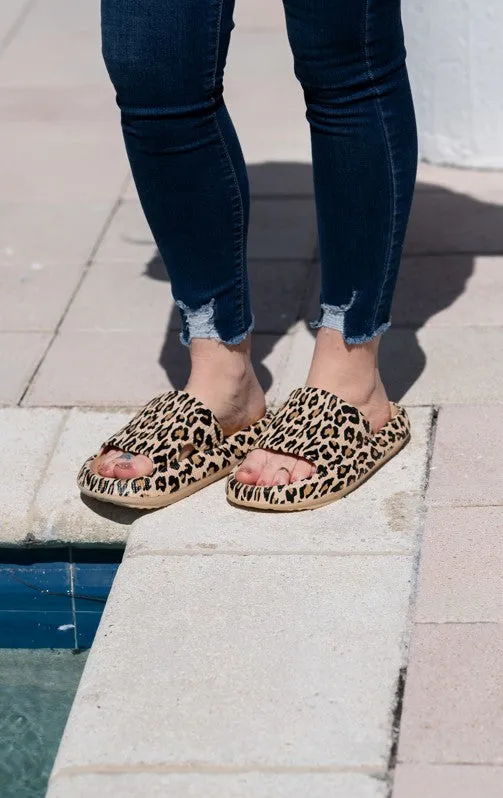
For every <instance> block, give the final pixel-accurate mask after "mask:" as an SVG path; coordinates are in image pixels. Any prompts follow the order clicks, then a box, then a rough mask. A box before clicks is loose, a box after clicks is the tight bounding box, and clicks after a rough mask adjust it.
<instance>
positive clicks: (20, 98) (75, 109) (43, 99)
mask: <svg viewBox="0 0 503 798" xmlns="http://www.w3.org/2000/svg"><path fill="white" fill-rule="evenodd" d="M93 121H94V122H98V123H103V122H108V123H112V124H114V125H115V126H116V129H117V131H118V130H119V129H120V128H119V125H120V112H119V109H118V107H117V104H116V102H115V97H114V91H113V88H112V86H111V84H110V86H108V85H106V84H105V85H103V86H102V85H101V84H100V85H96V86H79V87H78V89H76V87H75V86H1V85H0V124H2V125H3V124H6V123H9V122H23V123H24V124H26V123H30V124H32V123H34V122H51V123H54V122H80V123H83V124H89V122H93Z"/></svg>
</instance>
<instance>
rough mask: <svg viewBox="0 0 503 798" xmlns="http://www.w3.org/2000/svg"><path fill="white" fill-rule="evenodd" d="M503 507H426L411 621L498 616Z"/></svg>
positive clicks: (502, 605)
mask: <svg viewBox="0 0 503 798" xmlns="http://www.w3.org/2000/svg"><path fill="white" fill-rule="evenodd" d="M502 542H503V507H432V508H430V510H429V512H428V518H427V523H426V531H425V534H424V537H423V544H422V547H421V572H420V579H419V594H418V598H417V604H416V621H419V622H423V623H428V622H431V623H446V622H451V623H455V622H456V623H458V622H463V623H474V622H476V621H486V622H487V621H494V622H499V623H501V622H502V621H503V547H502Z"/></svg>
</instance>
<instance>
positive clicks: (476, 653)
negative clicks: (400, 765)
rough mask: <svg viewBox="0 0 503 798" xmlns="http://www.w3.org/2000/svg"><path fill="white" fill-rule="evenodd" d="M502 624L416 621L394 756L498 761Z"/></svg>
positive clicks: (501, 756)
mask: <svg viewBox="0 0 503 798" xmlns="http://www.w3.org/2000/svg"><path fill="white" fill-rule="evenodd" d="M502 651H503V626H502V625H499V624H492V623H481V624H455V625H451V624H440V625H436V624H435V625H430V624H418V625H417V626H416V628H415V631H414V638H413V641H412V648H411V652H410V663H409V669H408V676H407V685H406V689H405V699H404V709H403V715H402V724H401V731H400V746H399V751H398V756H399V760H400V761H402V762H411V763H427V762H431V763H436V762H438V763H444V764H451V763H452V764H456V763H459V764H465V763H471V764H483V763H495V764H498V765H502V764H503V753H502V752H503V698H502V693H501V684H502V680H503V658H502V656H501V652H502Z"/></svg>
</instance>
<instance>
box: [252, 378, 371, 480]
mask: <svg viewBox="0 0 503 798" xmlns="http://www.w3.org/2000/svg"><path fill="white" fill-rule="evenodd" d="M370 437H371V428H370V424H369V422H368V421H367V419H366V418H365V417H364V416H363V415H362V413H360V411H359V410H358V409H357V408H356V407H352V405H349V404H347V403H346V402H344V400H343V399H340V398H339V397H338V396H336V395H335V394H333V393H330V392H329V391H325V390H323V389H321V388H312V387H304V388H297V389H296V390H295V391H293V393H291V394H290V396H289V398H288V399H287V401H286V402H285V403H284V405H283V406H282V407H281V408H280V409H279V410H278V412H277V413H276V415H275V416H274V418H273V420H272V421H271V423H270V424H269V426H268V427H267V429H266V430H265V432H264V433H263V435H261V436H260V438H259V439H258V441H257V443H256V444H255V446H254V448H255V449H269V450H270V451H273V452H277V453H282V454H291V455H294V456H295V457H302V458H304V459H305V460H308V461H309V462H310V463H311V464H312V465H314V466H316V467H317V469H318V471H321V472H322V473H323V472H325V471H327V470H329V469H332V468H334V466H336V465H339V464H340V463H341V462H342V459H345V458H351V457H352V456H353V455H354V453H355V452H356V451H357V450H358V449H360V448H361V447H362V446H364V445H365V444H366V443H367V441H368V440H369V438H370Z"/></svg>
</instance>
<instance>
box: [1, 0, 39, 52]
mask: <svg viewBox="0 0 503 798" xmlns="http://www.w3.org/2000/svg"><path fill="white" fill-rule="evenodd" d="M36 2H37V0H28V2H27V3H26V4H25V5H24V6H23V8H22V9H21V11H20V13H19V15H18V17H17V19H16V20H15V21H14V23H13V24H12V25H11V27H10V28H9V30H8V31H7V33H6V34H5V36H4V37H3V39H2V42H1V43H0V58H1V57H2V56H3V54H4V53H5V51H6V50H7V48H8V46H9V45H10V44H11V43H12V41H13V39H14V38H15V37H16V35H17V34H18V33H19V31H20V30H21V28H22V27H23V24H24V22H25V20H26V18H27V17H28V14H29V13H30V11H31V10H32V8H33V7H34V6H35V5H36Z"/></svg>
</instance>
